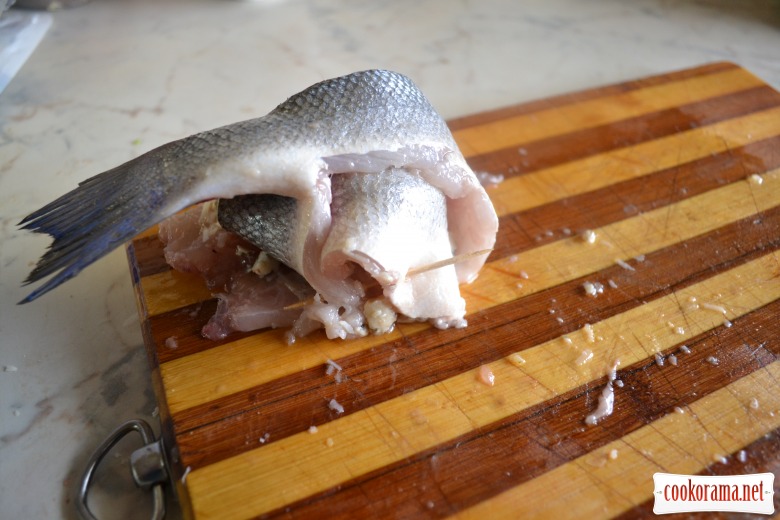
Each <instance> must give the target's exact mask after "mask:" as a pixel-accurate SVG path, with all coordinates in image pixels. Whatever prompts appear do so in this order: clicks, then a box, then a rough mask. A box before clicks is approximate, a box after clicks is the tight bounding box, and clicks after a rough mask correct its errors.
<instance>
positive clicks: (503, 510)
mask: <svg viewBox="0 0 780 520" xmlns="http://www.w3.org/2000/svg"><path fill="white" fill-rule="evenodd" d="M778 378H780V361H776V362H774V363H772V364H771V365H769V366H767V367H765V368H762V369H759V370H758V371H756V372H753V373H752V374H749V375H747V376H746V377H744V378H742V379H740V380H738V381H735V382H734V383H731V384H730V385H728V386H726V387H724V388H722V389H720V390H717V391H716V392H714V393H712V394H710V395H708V396H706V397H704V398H702V399H700V400H699V401H696V402H694V403H692V404H691V405H690V406H688V407H687V409H686V410H685V413H683V414H679V413H671V414H669V415H666V416H665V417H663V418H661V419H659V420H657V421H654V422H653V423H651V424H648V425H647V426H644V427H642V428H640V429H639V430H636V431H634V432H632V433H630V434H628V435H626V436H624V437H623V438H621V439H620V440H617V441H615V442H612V443H610V444H608V445H606V446H604V447H602V448H599V449H597V450H594V451H593V452H591V453H588V454H587V455H584V456H582V457H580V458H578V459H576V460H574V461H572V462H570V463H567V464H565V465H563V466H560V467H558V468H556V469H554V470H552V471H550V472H548V473H545V474H544V475H542V476H540V477H537V478H536V479H534V480H531V481H529V482H526V483H524V484H522V485H520V486H518V487H516V488H513V489H511V490H509V491H506V492H504V493H502V494H500V495H498V496H496V497H495V498H493V499H492V500H487V501H484V502H481V503H480V504H478V505H476V506H474V507H472V508H470V509H467V510H465V511H462V512H460V513H459V514H457V515H455V516H454V517H453V518H460V519H468V518H473V519H481V518H485V517H486V515H487V517H489V518H596V517H610V516H613V515H617V514H620V513H621V512H623V511H625V510H626V509H629V508H631V507H634V506H637V505H639V504H641V503H642V502H643V501H645V500H647V499H648V498H651V497H652V493H653V473H655V472H667V473H678V474H695V473H698V472H700V471H701V470H702V469H704V468H705V467H707V466H709V465H712V464H715V463H716V462H715V457H716V456H725V455H728V454H730V453H732V452H735V451H737V450H739V449H740V448H742V447H743V446H746V445H747V444H750V443H751V442H753V441H755V440H756V439H759V438H760V437H762V436H763V435H765V434H767V433H769V432H772V431H773V430H775V429H777V428H778V427H780V383H778ZM753 398H757V399H758V401H759V402H760V403H761V407H760V408H759V409H754V408H752V407H751V406H750V402H751V400H752V399H753ZM736 424H738V425H739V427H738V428H735V427H734V425H736ZM612 450H617V452H618V458H617V459H615V460H610V459H609V453H610V452H611V451H612ZM718 464H719V463H718Z"/></svg>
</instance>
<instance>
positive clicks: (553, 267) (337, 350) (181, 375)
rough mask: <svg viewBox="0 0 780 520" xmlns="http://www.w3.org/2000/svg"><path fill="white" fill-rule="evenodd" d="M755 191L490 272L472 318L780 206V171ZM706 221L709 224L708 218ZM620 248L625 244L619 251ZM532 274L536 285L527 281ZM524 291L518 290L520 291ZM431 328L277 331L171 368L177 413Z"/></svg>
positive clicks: (618, 226)
mask: <svg viewBox="0 0 780 520" xmlns="http://www.w3.org/2000/svg"><path fill="white" fill-rule="evenodd" d="M763 178H764V179H765V180H764V184H763V185H761V186H759V187H754V186H752V185H751V184H749V183H748V182H744V181H741V182H736V183H732V184H730V185H727V186H724V187H723V188H719V189H716V190H712V191H710V192H707V193H704V194H702V195H699V196H697V197H692V198H690V199H686V200H684V201H682V202H680V203H678V204H676V205H673V206H670V207H668V208H659V209H657V210H654V211H651V212H648V213H645V214H642V215H639V216H636V217H632V218H630V219H626V220H623V221H620V222H616V223H614V224H611V225H609V226H606V227H604V228H600V229H598V230H596V233H597V235H598V236H600V238H599V239H598V240H597V243H596V244H595V245H593V246H590V245H588V244H586V243H584V242H583V241H582V240H581V239H580V238H571V239H567V240H561V241H558V242H554V243H551V244H548V245H546V246H542V247H539V248H536V249H534V250H531V251H528V252H527V253H525V254H524V255H523V256H522V259H521V260H518V261H515V262H513V261H512V259H510V258H507V259H502V260H498V261H496V262H492V263H490V264H488V265H487V266H486V267H485V268H484V269H483V271H482V273H481V275H480V277H479V279H478V280H477V282H475V283H474V284H472V285H468V286H462V287H461V292H462V293H463V295H464V297H465V298H466V300H467V308H468V309H469V310H470V312H471V313H475V312H478V311H480V310H484V309H487V308H489V307H492V306H495V305H499V304H501V303H505V302H508V301H512V300H515V299H517V298H520V297H523V296H527V295H530V294H533V293H535V292H538V291H541V290H544V289H546V288H549V287H554V286H556V285H558V284H561V283H564V282H566V281H569V280H573V279H576V278H579V277H581V276H584V275H587V274H589V273H593V272H595V271H598V270H600V269H603V268H605V267H607V266H609V265H612V264H614V263H615V260H616V259H618V258H621V259H630V258H632V257H634V256H637V255H640V254H647V253H649V252H651V251H653V250H658V249H661V248H663V247H666V246H668V245H671V244H674V243H677V242H680V241H683V240H686V239H689V238H691V237H694V236H696V235H700V234H702V233H706V232H707V231H710V230H713V229H717V228H718V227H721V226H723V225H726V224H728V223H730V222H734V221H736V220H740V219H742V218H745V217H747V216H750V215H752V214H754V213H756V212H760V211H763V210H765V209H768V208H771V207H774V206H776V205H778V204H780V189H778V186H780V169H778V170H773V171H772V172H769V173H767V174H765V175H764V176H763ZM705 215H706V218H702V216H705ZM614 244H621V248H620V250H617V249H616V248H615V246H614ZM521 271H525V272H526V273H528V279H527V280H526V279H524V278H523V277H522V276H521ZM518 282H522V284H523V287H522V288H518V287H517V283H518ZM427 327H428V325H426V324H411V325H403V326H401V327H399V330H398V331H396V332H394V333H392V334H389V335H384V336H370V337H367V338H363V339H360V340H352V341H349V342H333V341H329V340H327V339H324V338H322V337H320V336H316V337H307V338H302V339H301V340H299V341H298V343H296V347H295V349H290V348H288V347H287V345H286V344H285V343H284V341H283V334H284V332H283V331H279V330H272V331H266V332H263V333H259V334H257V335H254V336H251V337H248V338H243V339H240V340H237V341H235V342H232V343H228V344H225V345H220V346H217V347H214V348H212V349H209V350H206V351H203V352H199V353H196V354H192V355H190V356H187V357H184V358H180V359H176V360H173V361H169V362H166V363H163V364H162V365H161V366H160V370H161V376H162V378H163V381H164V383H165V386H166V388H167V389H168V404H169V407H170V411H171V413H173V414H176V413H178V412H180V411H182V410H185V409H187V408H190V407H193V406H197V405H200V404H203V403H206V402H209V401H212V400H214V399H218V398H220V397H223V396H226V395H230V394H233V393H236V392H239V391H241V390H244V389H247V388H251V387H252V386H255V385H258V384H261V383H264V382H267V381H271V380H273V379H277V378H279V377H283V376H286V375H289V374H292V373H296V372H298V371H300V370H303V369H306V368H311V367H313V366H316V365H318V364H323V363H324V362H325V361H326V360H327V359H338V358H340V357H343V356H347V355H350V354H353V353H355V352H359V351H362V350H365V349H368V348H371V347H372V346H375V345H379V344H382V343H384V342H387V341H392V340H395V339H398V338H400V337H402V335H406V336H409V335H412V334H416V333H418V332H420V331H422V330H425V329H426V328H427Z"/></svg>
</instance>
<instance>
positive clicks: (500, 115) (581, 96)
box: [448, 61, 739, 130]
mask: <svg viewBox="0 0 780 520" xmlns="http://www.w3.org/2000/svg"><path fill="white" fill-rule="evenodd" d="M737 68H739V67H738V66H737V65H736V64H734V63H731V62H727V61H721V62H713V63H708V64H705V65H701V66H698V67H693V68H690V69H682V70H677V71H673V72H668V73H666V74H661V75H655V76H646V77H643V78H639V79H635V80H631V81H626V82H623V83H618V84H614V85H607V86H604V87H598V88H595V89H586V90H580V91H575V92H568V93H565V94H559V95H556V96H552V97H548V98H542V99H536V100H533V101H526V102H523V103H521V104H519V105H511V106H508V107H500V108H497V109H494V110H488V111H486V112H479V113H476V114H469V115H466V116H462V117H457V118H455V119H450V120H449V121H448V124H450V125H451V127H452V129H453V130H460V129H462V128H469V127H473V126H478V125H483V124H486V123H492V122H494V121H497V120H500V119H506V118H507V117H514V116H518V115H522V114H530V113H532V112H539V111H541V110H546V109H549V108H556V107H561V106H566V105H573V104H575V103H582V102H583V101H588V100H591V99H596V98H600V97H604V96H611V95H614V94H623V93H625V92H631V91H634V90H640V89H643V88H648V87H656V86H659V85H666V84H668V83H673V82H676V81H680V80H683V79H686V78H692V77H697V76H698V77H704V76H711V75H713V74H718V73H720V72H723V71H727V70H734V69H737Z"/></svg>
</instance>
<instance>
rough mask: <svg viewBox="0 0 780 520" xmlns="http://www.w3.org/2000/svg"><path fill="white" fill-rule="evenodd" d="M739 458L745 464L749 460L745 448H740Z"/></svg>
mask: <svg viewBox="0 0 780 520" xmlns="http://www.w3.org/2000/svg"><path fill="white" fill-rule="evenodd" d="M737 460H738V461H740V462H742V463H743V464H744V463H745V462H747V452H746V451H745V450H739V453H737Z"/></svg>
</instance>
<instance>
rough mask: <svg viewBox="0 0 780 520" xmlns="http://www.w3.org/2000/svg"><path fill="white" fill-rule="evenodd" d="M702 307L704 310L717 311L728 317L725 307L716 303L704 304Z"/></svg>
mask: <svg viewBox="0 0 780 520" xmlns="http://www.w3.org/2000/svg"><path fill="white" fill-rule="evenodd" d="M701 307H702V308H703V309H707V310H708V311H715V312H719V313H721V314H723V315H724V316H725V315H726V308H725V307H723V306H722V305H716V304H714V303H707V302H704V303H702V304H701Z"/></svg>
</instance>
